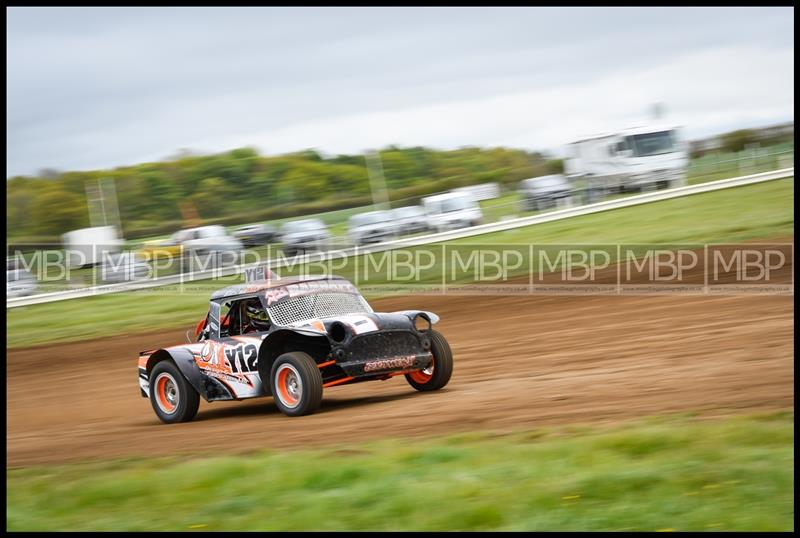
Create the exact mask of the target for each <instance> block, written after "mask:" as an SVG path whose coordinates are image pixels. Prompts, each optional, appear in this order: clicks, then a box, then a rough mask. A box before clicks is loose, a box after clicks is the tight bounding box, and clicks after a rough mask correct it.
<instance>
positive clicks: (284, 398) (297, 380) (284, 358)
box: [269, 351, 322, 417]
mask: <svg viewBox="0 0 800 538" xmlns="http://www.w3.org/2000/svg"><path fill="white" fill-rule="evenodd" d="M269 378H270V385H271V387H272V395H273V396H274V398H275V404H276V405H277V406H278V409H280V411H281V412H282V413H283V414H284V415H288V416H290V417H297V416H301V415H310V414H311V413H313V412H314V411H316V410H317V409H319V406H320V404H321V403H322V374H321V373H320V371H319V368H318V367H317V363H316V362H314V359H312V358H311V357H310V356H309V355H308V354H306V353H303V352H301V351H293V352H290V353H284V354H283V355H281V356H280V357H278V358H277V359H276V360H275V363H274V364H273V365H272V370H271V371H270V376H269Z"/></svg>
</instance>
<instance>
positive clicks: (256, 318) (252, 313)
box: [245, 301, 269, 331]
mask: <svg viewBox="0 0 800 538" xmlns="http://www.w3.org/2000/svg"><path fill="white" fill-rule="evenodd" d="M245 314H246V315H247V321H248V322H249V323H250V326H251V327H254V328H255V329H257V330H259V331H264V330H266V329H269V316H267V313H266V311H265V310H264V308H262V306H261V305H260V304H259V303H258V301H251V302H250V303H248V304H247V308H246V310H245Z"/></svg>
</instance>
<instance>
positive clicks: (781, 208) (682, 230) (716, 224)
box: [6, 178, 794, 348]
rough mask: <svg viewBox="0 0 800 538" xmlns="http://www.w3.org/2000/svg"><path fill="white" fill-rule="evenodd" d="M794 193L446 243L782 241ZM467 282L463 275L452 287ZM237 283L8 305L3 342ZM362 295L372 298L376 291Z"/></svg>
mask: <svg viewBox="0 0 800 538" xmlns="http://www.w3.org/2000/svg"><path fill="white" fill-rule="evenodd" d="M793 195H794V179H793V178H789V179H783V180H777V181H770V182H768V183H762V184H756V185H750V186H746V187H738V188H735V189H726V190H722V191H717V192H711V193H705V194H699V195H694V196H689V197H685V198H678V199H673V200H667V201H663V202H654V203H651V204H646V205H641V206H635V207H629V208H623V209H617V210H613V211H608V212H603V213H598V214H594V215H586V216H583V217H576V218H572V219H567V220H563V221H556V222H551V223H545V224H540V225H534V226H528V227H525V228H519V229H516V230H509V231H505V232H496V233H491V234H485V235H481V236H476V237H473V238H467V239H462V240H458V241H454V242H452V243H448V244H449V245H452V246H453V247H455V248H459V249H464V250H470V248H471V246H472V245H504V244H514V243H517V244H527V243H537V244H548V243H549V244H589V243H595V244H597V243H657V244H658V243H661V244H665V243H704V242H709V243H721V242H737V241H746V240H752V239H770V238H779V237H784V238H785V237H789V236H792V235H793V233H794V208H793ZM434 248H435V247H434ZM356 262H358V263H360V262H359V261H358V260H356ZM355 265H356V263H352V264H349V265H348V266H347V267H344V268H343V269H341V270H338V271H336V273H337V274H341V275H342V276H345V277H347V278H352V277H353V274H354V266H355ZM297 269H299V268H297ZM527 270H528V267H527V266H522V267H520V268H519V269H518V270H517V272H519V273H523V272H526V271H527ZM290 273H291V272H290V271H287V272H283V273H282V274H284V275H285V274H290ZM439 275H441V266H439V265H437V266H434V267H433V268H431V269H430V270H429V271H428V272H427V276H426V278H425V279H423V281H422V282H423V283H424V282H426V281H428V282H429V281H436V280H437V279H440V278H441V277H440V276H439ZM466 280H467V276H466V275H464V278H456V279H453V280H452V282H459V281H466ZM238 281H240V280H239V279H238V277H237V278H226V279H224V280H223V281H204V282H193V283H189V284H186V286H185V288H184V290H183V291H182V292H181V291H180V289H179V288H178V287H175V286H170V287H163V288H156V289H154V290H149V291H137V292H129V293H120V294H113V295H105V296H98V297H91V298H85V299H75V300H70V301H61V302H55V303H49V304H44V305H33V306H26V307H20V308H15V309H13V310H8V314H9V315H8V319H7V321H6V334H7V337H8V341H7V342H8V343H7V345H8V347H12V348H13V347H19V346H24V345H33V344H40V343H46V342H52V341H56V340H61V341H68V340H83V339H87V338H93V337H101V336H108V335H112V334H115V333H125V332H136V331H145V330H155V329H165V328H175V327H186V328H189V326H191V325H193V324H194V323H196V322H197V321H198V320H199V319H200V318H201V317H202V316H203V315H204V312H205V309H206V305H207V301H208V297H209V295H210V293H211V291H212V290H214V289H217V288H220V287H223V286H227V285H231V284H233V283H236V282H238ZM362 281H363V279H362ZM367 283H368V284H370V285H378V286H379V285H380V284H382V283H386V281H385V279H383V280H382V279H381V278H374V279H371V280H369V281H368V282H367ZM368 296H369V297H370V298H371V297H374V296H375V294H372V295H369V294H368Z"/></svg>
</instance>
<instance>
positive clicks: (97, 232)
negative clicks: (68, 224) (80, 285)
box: [61, 226, 124, 267]
mask: <svg viewBox="0 0 800 538" xmlns="http://www.w3.org/2000/svg"><path fill="white" fill-rule="evenodd" d="M123 243H124V242H123V240H122V239H120V238H119V236H118V235H117V229H116V227H114V226H94V227H92V228H81V229H80V230H72V231H71V232H67V233H65V234H63V235H62V236H61V244H62V245H63V246H64V250H65V258H66V262H67V266H68V267H86V266H93V265H97V264H99V263H101V262H103V261H104V259H105V258H108V256H109V255H110V254H114V253H117V252H119V251H120V250H121V249H122V245H123Z"/></svg>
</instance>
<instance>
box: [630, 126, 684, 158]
mask: <svg viewBox="0 0 800 538" xmlns="http://www.w3.org/2000/svg"><path fill="white" fill-rule="evenodd" d="M674 138H675V137H674V134H673V132H672V131H661V132H658V133H645V134H639V135H632V136H628V137H626V141H627V143H628V147H630V148H632V149H633V155H634V156H636V157H647V156H648V155H661V154H662V153H672V152H673V151H675V140H674Z"/></svg>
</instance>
